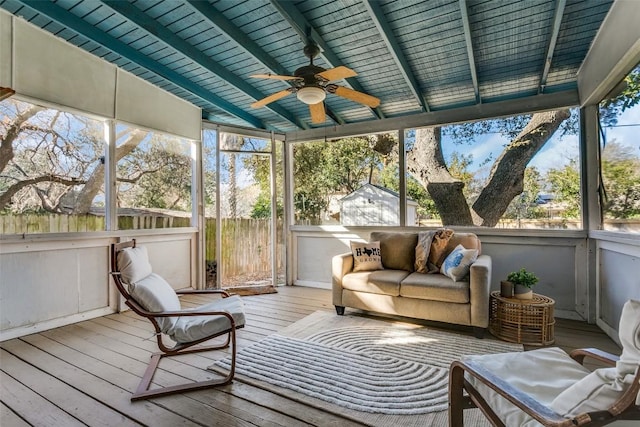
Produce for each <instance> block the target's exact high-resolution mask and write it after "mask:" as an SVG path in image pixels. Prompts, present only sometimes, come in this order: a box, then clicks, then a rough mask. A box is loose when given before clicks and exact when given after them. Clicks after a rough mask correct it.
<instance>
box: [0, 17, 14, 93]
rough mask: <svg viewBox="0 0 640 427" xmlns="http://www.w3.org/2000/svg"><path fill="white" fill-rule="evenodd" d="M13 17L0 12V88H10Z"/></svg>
mask: <svg viewBox="0 0 640 427" xmlns="http://www.w3.org/2000/svg"><path fill="white" fill-rule="evenodd" d="M12 20H13V15H11V14H10V13H8V12H6V11H4V10H0V86H2V87H11V84H12V82H11V66H12V59H11V54H12V53H11V45H12V41H13V35H12V33H13V24H12V22H13V21H12Z"/></svg>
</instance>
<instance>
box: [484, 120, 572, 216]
mask: <svg viewBox="0 0 640 427" xmlns="http://www.w3.org/2000/svg"><path fill="white" fill-rule="evenodd" d="M569 115H570V113H569V110H558V111H546V112H543V113H536V114H534V115H533V116H532V117H531V120H530V121H529V123H527V126H525V128H524V129H522V131H521V132H520V134H519V135H518V136H516V138H515V139H514V140H513V141H511V143H509V145H508V146H507V147H506V148H505V149H504V151H503V152H502V154H500V157H498V159H497V160H496V162H495V163H494V164H493V167H492V168H491V174H490V176H489V181H488V183H487V185H485V187H484V188H483V189H482V192H481V193H480V196H478V199H477V200H476V202H475V203H474V204H473V211H474V213H475V214H476V215H477V217H478V220H477V222H476V225H481V226H484V227H495V225H496V224H497V223H498V221H499V220H500V218H501V217H502V215H503V214H504V212H505V211H506V210H507V207H508V206H509V203H511V201H512V200H513V199H514V197H516V196H517V195H518V194H520V193H522V190H523V187H524V171H525V169H526V168H527V165H528V164H529V162H530V161H531V159H532V158H533V157H534V156H535V155H536V154H537V153H538V151H540V149H541V148H542V147H543V146H544V144H546V142H547V141H548V140H549V138H551V136H552V135H553V134H554V133H555V131H556V130H557V129H558V127H560V124H562V122H563V121H565V120H566V119H567V118H569Z"/></svg>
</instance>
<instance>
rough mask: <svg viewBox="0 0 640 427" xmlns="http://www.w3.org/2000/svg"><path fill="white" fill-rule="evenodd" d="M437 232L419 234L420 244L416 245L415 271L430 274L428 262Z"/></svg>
mask: <svg viewBox="0 0 640 427" xmlns="http://www.w3.org/2000/svg"><path fill="white" fill-rule="evenodd" d="M435 233H436V232H435V231H421V232H419V233H418V244H417V245H416V263H415V269H416V272H417V273H428V272H429V267H428V266H427V260H428V259H429V252H430V251H431V242H432V241H433V236H434V234H435Z"/></svg>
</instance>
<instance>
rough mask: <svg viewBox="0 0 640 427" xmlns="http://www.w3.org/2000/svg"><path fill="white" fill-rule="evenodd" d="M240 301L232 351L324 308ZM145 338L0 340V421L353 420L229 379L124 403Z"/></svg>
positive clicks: (93, 325) (85, 333)
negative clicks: (241, 320)
mask: <svg viewBox="0 0 640 427" xmlns="http://www.w3.org/2000/svg"><path fill="white" fill-rule="evenodd" d="M243 300H244V302H245V306H246V313H247V326H246V328H244V329H242V330H239V331H238V346H239V348H240V349H241V348H243V347H246V346H248V345H251V344H252V343H254V342H257V341H259V340H261V339H263V338H264V337H266V336H267V335H270V334H272V333H274V332H276V331H278V330H280V329H282V328H284V327H286V326H288V325H290V324H292V323H294V322H296V321H298V320H300V319H302V318H303V317H305V316H307V315H308V314H311V313H313V312H314V311H316V310H330V311H333V306H332V305H331V291H328V290H322V289H313V288H303V287H280V288H278V293H276V294H266V295H252V296H246V297H243ZM205 301H206V299H203V297H198V296H188V297H184V298H183V305H185V306H194V305H199V304H201V303H203V302H205ZM349 312H350V313H352V312H353V311H352V310H350V311H349ZM363 315H367V314H366V313H363ZM403 320H406V319H403ZM425 323H429V322H425ZM429 324H430V325H432V326H433V323H429ZM437 326H442V327H445V325H437ZM446 327H447V328H451V326H446ZM453 328H454V329H455V330H458V331H459V332H460V333H465V334H468V333H470V331H469V330H466V329H464V328H455V327H453ZM152 335H153V329H152V327H151V324H150V323H148V322H147V321H146V320H144V319H141V318H139V317H138V316H136V315H135V314H134V313H131V312H124V313H119V314H113V315H109V316H105V317H101V318H97V319H93V320H87V321H84V322H81V323H77V324H75V325H70V326H65V327H61V328H57V329H52V330H49V331H46V332H42V333H39V334H33V335H29V336H25V337H22V338H19V339H13V340H9V341H5V342H3V343H0V425H2V427H12V426H29V425H32V426H47V427H52V426H65V427H66V426H83V425H88V426H118V427H125V426H137V425H148V426H167V427H169V426H171V427H173V426H224V427H229V426H273V427H275V426H286V427H291V426H294V427H295V426H308V425H315V426H327V425H335V426H351V425H358V424H354V423H353V422H352V421H348V420H346V419H343V418H341V417H338V416H335V415H331V414H328V413H325V412H322V411H320V410H318V409H314V408H312V407H309V406H306V405H304V404H301V403H298V402H294V401H291V400H288V399H286V398H283V397H280V396H278V395H275V394H273V393H270V392H267V391H264V390H262V389H259V388H256V387H252V386H250V385H247V384H244V383H241V382H238V381H235V382H234V383H233V384H231V385H228V386H225V387H222V388H218V389H210V390H205V391H198V392H191V393H187V394H183V395H174V396H167V397H163V398H157V399H153V400H150V401H140V402H135V403H132V402H131V401H130V400H129V398H130V395H131V393H132V392H133V391H134V389H135V387H136V386H137V384H138V382H139V380H140V377H141V376H142V373H143V372H144V370H145V367H146V365H147V362H148V360H149V357H150V354H151V353H152V352H154V351H156V350H157V348H156V343H155V339H152V338H153V337H152ZM556 339H557V341H556V345H558V346H560V347H563V348H564V349H565V350H571V349H573V348H577V347H598V348H601V349H603V350H606V351H610V352H613V353H619V351H620V350H619V349H618V347H617V345H616V344H615V343H614V342H613V341H612V340H610V339H609V338H608V337H607V336H606V335H605V334H604V333H602V332H601V331H600V330H599V329H598V328H597V327H596V326H594V325H587V324H585V323H581V322H575V321H568V320H562V319H558V321H557V324H556ZM225 353H226V351H224V352H223V351H218V352H210V353H203V354H192V355H183V356H180V357H179V358H173V359H165V360H163V362H162V363H161V369H160V370H159V371H158V372H157V374H156V376H155V378H154V382H155V384H156V385H157V386H168V385H172V384H177V383H181V382H186V381H188V380H203V379H204V378H206V377H207V376H211V374H210V373H209V372H207V371H204V369H205V368H206V367H207V366H209V365H211V364H212V363H213V361H214V360H217V359H220V358H222V357H224V356H225Z"/></svg>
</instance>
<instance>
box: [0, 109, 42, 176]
mask: <svg viewBox="0 0 640 427" xmlns="http://www.w3.org/2000/svg"><path fill="white" fill-rule="evenodd" d="M42 110H43V108H42V107H38V106H36V105H33V106H31V107H29V108H28V109H26V110H25V111H23V112H22V113H21V114H18V116H17V117H16V118H15V119H14V120H13V122H12V123H11V125H10V126H9V128H8V130H7V134H6V135H5V136H4V138H3V139H2V141H0V172H2V171H4V168H6V167H7V165H8V164H9V162H10V161H11V160H12V159H13V156H14V153H13V141H14V140H15V139H16V138H17V137H18V135H19V134H20V131H21V128H22V124H23V123H24V122H26V121H27V120H29V119H30V118H31V117H33V116H35V115H36V114H38V112H39V111H42Z"/></svg>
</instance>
